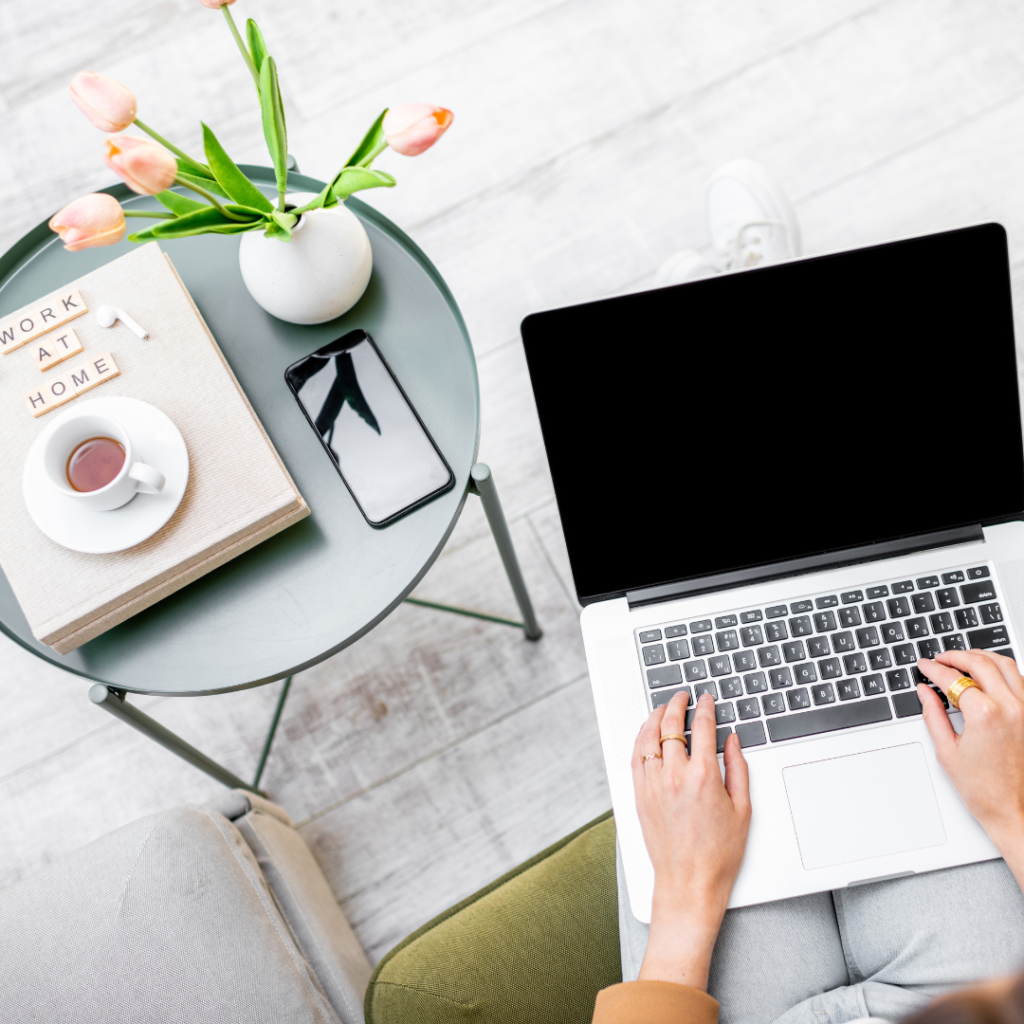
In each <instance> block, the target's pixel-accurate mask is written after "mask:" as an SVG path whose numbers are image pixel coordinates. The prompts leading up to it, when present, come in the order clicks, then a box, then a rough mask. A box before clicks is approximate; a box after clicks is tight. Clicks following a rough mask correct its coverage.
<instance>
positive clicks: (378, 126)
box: [345, 107, 388, 167]
mask: <svg viewBox="0 0 1024 1024" xmlns="http://www.w3.org/2000/svg"><path fill="white" fill-rule="evenodd" d="M387 112H388V108H387V107H385V108H384V109H383V110H382V111H381V113H380V117H378V118H377V120H376V121H374V122H373V124H372V125H370V130H369V131H368V132H367V133H366V134H365V135H364V136H363V141H362V142H360V143H359V145H358V146H356V151H355V152H354V153H353V154H352V155H351V156H350V157H349V158H348V159H347V160H346V161H345V166H346V167H355V166H356V165H357V164H359V163H361V162H362V161H363V160H365V159H366V157H367V156H369V154H370V153H372V152H373V151H374V150H375V149H376V148H377V147H378V146H379V145H380V144H381V142H383V141H384V115H385V114H386V113H387Z"/></svg>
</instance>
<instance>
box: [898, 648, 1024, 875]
mask: <svg viewBox="0 0 1024 1024" xmlns="http://www.w3.org/2000/svg"><path fill="white" fill-rule="evenodd" d="M917 667H918V668H919V669H920V670H921V672H922V673H923V674H924V675H926V676H927V677H928V678H929V679H930V680H931V681H932V682H933V683H935V684H936V685H937V686H938V687H939V689H940V690H942V692H943V693H948V692H949V688H950V687H951V686H952V685H953V683H955V682H956V681H957V680H958V679H959V678H960V677H961V676H965V675H969V676H970V678H971V679H973V680H974V682H976V683H977V684H978V685H977V686H976V687H973V686H972V687H969V688H968V689H966V690H964V691H963V692H962V693H961V694H960V697H959V704H960V711H961V712H962V713H963V716H964V727H963V733H962V734H961V735H959V736H958V735H957V733H956V732H955V730H954V729H953V726H952V723H951V722H950V721H949V718H948V716H947V714H946V711H945V709H944V708H943V706H942V701H940V700H939V698H938V696H937V695H936V694H935V692H934V691H933V690H932V689H931V688H930V687H928V686H925V684H924V683H920V684H919V685H918V687H917V695H918V698H919V699H920V701H921V710H922V712H923V714H924V722H925V725H926V726H927V727H928V732H929V734H930V735H931V738H932V740H933V741H934V743H935V753H936V755H937V757H938V760H939V764H940V765H942V767H943V769H944V770H945V772H946V774H947V775H948V776H949V780H950V782H952V783H953V785H954V786H955V787H956V791H957V792H958V793H959V794H960V797H961V799H962V800H963V802H964V803H965V804H966V805H967V809H968V810H969V811H970V812H971V814H973V815H974V817H975V818H977V819H978V821H979V823H980V824H981V826H982V827H983V828H984V829H985V831H986V832H987V833H988V835H989V838H990V839H991V840H992V842H994V843H995V844H996V846H997V847H998V848H999V852H1000V853H1002V855H1003V857H1004V858H1005V859H1006V862H1007V864H1008V865H1009V866H1010V869H1011V870H1012V871H1013V873H1014V875H1015V877H1016V878H1017V882H1018V884H1021V887H1022V888H1024V677H1022V676H1021V674H1020V672H1018V671H1017V663H1016V662H1015V661H1014V660H1013V659H1012V658H1004V657H1003V656H1002V655H999V654H990V653H987V652H984V651H946V652H945V653H943V654H939V655H937V656H936V658H935V660H934V661H928V660H926V659H924V658H922V659H921V660H920V661H919V662H918V663H917Z"/></svg>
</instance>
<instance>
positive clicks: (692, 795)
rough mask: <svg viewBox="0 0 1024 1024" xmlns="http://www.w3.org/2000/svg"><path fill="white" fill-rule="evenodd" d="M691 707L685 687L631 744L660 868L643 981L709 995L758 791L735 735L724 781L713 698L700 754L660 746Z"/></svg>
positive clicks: (704, 714)
mask: <svg viewBox="0 0 1024 1024" xmlns="http://www.w3.org/2000/svg"><path fill="white" fill-rule="evenodd" d="M936 699H937V698H936ZM686 703H687V696H686V692H685V691H681V692H680V693H677V694H676V695H675V696H674V697H673V698H672V700H671V701H669V703H668V704H667V705H665V706H664V707H660V708H657V709H655V710H654V711H653V712H652V714H651V716H650V718H648V719H647V721H646V722H645V723H644V726H643V728H642V729H641V730H640V734H639V735H638V736H637V738H636V743H635V744H634V746H633V761H632V767H633V786H634V788H635V790H636V809H637V814H638V815H639V817H640V826H641V828H642V829H643V833H644V842H645V843H646V844H647V852H648V854H649V855H650V858H651V863H652V864H653V865H654V903H653V906H652V909H651V932H650V937H649V939H648V942H647V953H646V955H645V956H644V962H643V966H642V967H641V968H640V979H641V980H642V981H652V980H653V981H673V982H677V983H678V984H681V985H691V986H693V987H694V988H700V989H706V988H707V983H708V968H709V967H710V965H711V951H712V949H713V948H714V945H715V939H716V938H717V937H718V929H719V928H720V927H721V924H722V918H723V917H724V916H725V908H726V905H727V904H728V902H729V893H730V892H731V891H732V885H733V882H734V881H735V880H736V875H737V874H738V873H739V870H740V864H741V863H742V861H743V851H744V849H745V848H746V845H747V832H748V831H749V829H750V789H749V783H748V776H747V762H746V760H745V759H744V757H743V753H742V751H741V750H740V741H739V737H738V736H736V735H735V734H733V735H731V736H730V737H729V739H728V741H727V742H726V744H725V783H724V785H723V783H722V775H721V772H720V770H719V767H718V755H717V753H716V740H715V702H714V700H713V699H712V698H711V697H710V696H708V695H707V694H705V695H704V696H703V697H701V699H700V700H699V701H698V702H697V710H696V713H695V714H694V716H693V725H692V730H691V734H690V735H691V740H690V745H691V748H692V753H691V754H687V752H686V746H685V744H683V743H682V742H681V741H679V740H666V741H665V743H664V744H663V745H661V746H659V739H660V738H661V737H662V736H668V735H671V734H673V733H674V734H677V735H680V736H681V735H682V734H683V722H684V720H685V715H686ZM658 753H661V755H662V756H661V757H656V758H653V759H648V760H647V761H645V760H644V757H645V755H648V754H658Z"/></svg>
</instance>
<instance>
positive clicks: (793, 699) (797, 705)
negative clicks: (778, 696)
mask: <svg viewBox="0 0 1024 1024" xmlns="http://www.w3.org/2000/svg"><path fill="white" fill-rule="evenodd" d="M786 700H787V702H788V703H789V710H790V711H803V709H804V708H809V707H810V706H811V698H810V695H809V694H808V693H807V690H806V689H805V688H804V687H802V686H801V687H800V689H799V690H791V691H790V692H789V693H787V694H786Z"/></svg>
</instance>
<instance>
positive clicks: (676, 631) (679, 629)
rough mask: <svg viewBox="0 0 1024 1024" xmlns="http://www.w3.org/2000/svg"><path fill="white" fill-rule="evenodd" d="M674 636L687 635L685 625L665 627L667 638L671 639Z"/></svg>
mask: <svg viewBox="0 0 1024 1024" xmlns="http://www.w3.org/2000/svg"><path fill="white" fill-rule="evenodd" d="M674 636H686V627H685V626H666V627H665V638H666V639H667V640H668V639H671V638H672V637H674Z"/></svg>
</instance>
